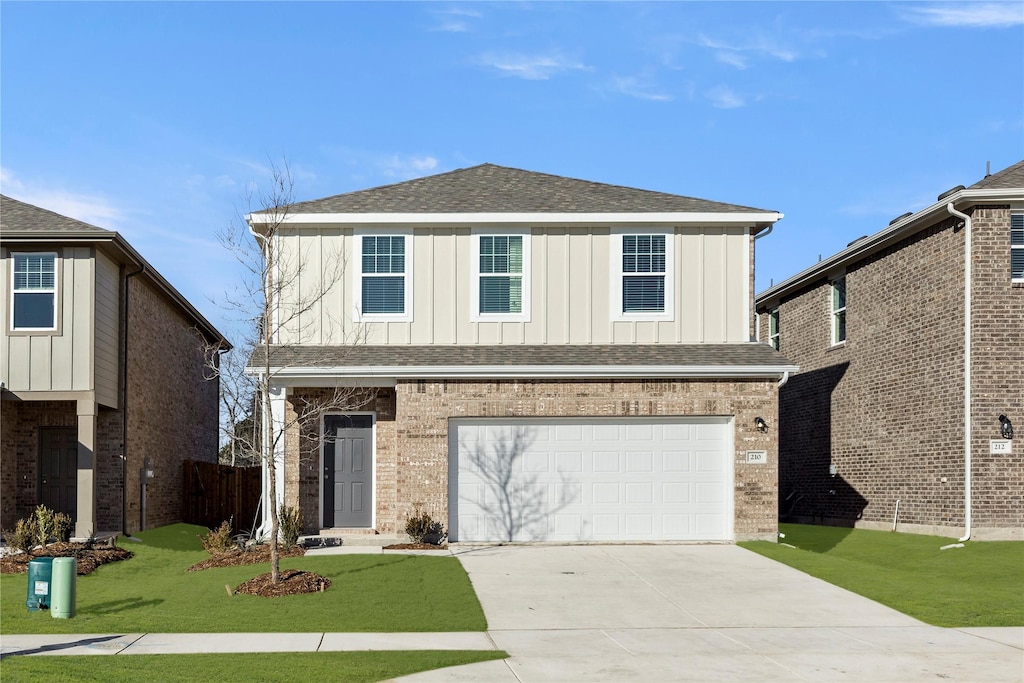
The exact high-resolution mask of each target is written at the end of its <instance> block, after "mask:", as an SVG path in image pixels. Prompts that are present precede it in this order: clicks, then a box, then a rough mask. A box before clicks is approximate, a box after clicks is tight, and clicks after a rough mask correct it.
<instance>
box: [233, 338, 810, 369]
mask: <svg viewBox="0 0 1024 683" xmlns="http://www.w3.org/2000/svg"><path fill="white" fill-rule="evenodd" d="M263 357H264V356H263V349H262V348H257V349H256V351H255V353H254V354H253V357H252V359H251V360H250V366H251V367H259V366H260V365H262V363H263ZM271 364H272V365H273V366H274V367H280V368H345V367H351V368H373V367H379V368H403V367H418V368H419V367H422V368H429V367H448V368H451V367H462V368H466V369H467V370H471V369H472V368H474V367H497V366H511V367H514V366H531V367H542V366H559V367H579V368H581V369H585V368H586V367H595V366H604V367H608V366H619V367H674V366H675V367H699V366H705V367H722V366H729V367H736V368H740V367H754V366H756V367H773V368H777V367H781V366H788V365H791V363H790V362H789V361H788V360H786V358H785V357H784V356H783V355H782V354H780V353H779V352H778V351H776V350H775V349H773V348H772V347H770V346H768V345H767V344H762V343H755V342H749V343H742V344H602V345H589V346H574V345H551V346H525V345H523V346H519V345H516V346H512V345H509V346H472V345H466V346H452V345H435V346H276V347H274V348H273V349H272V350H271Z"/></svg>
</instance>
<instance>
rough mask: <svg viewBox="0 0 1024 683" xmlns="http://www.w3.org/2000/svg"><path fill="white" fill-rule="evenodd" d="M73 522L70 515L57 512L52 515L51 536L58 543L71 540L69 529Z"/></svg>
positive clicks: (72, 526) (73, 524)
mask: <svg viewBox="0 0 1024 683" xmlns="http://www.w3.org/2000/svg"><path fill="white" fill-rule="evenodd" d="M74 526H75V523H74V522H72V521H71V517H70V515H66V514H64V513H63V512H58V513H57V514H55V515H54V516H53V536H54V538H56V539H57V541H58V542H59V543H67V542H68V541H70V540H71V530H72V529H73V528H74Z"/></svg>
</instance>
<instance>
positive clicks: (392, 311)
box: [356, 234, 412, 320]
mask: <svg viewBox="0 0 1024 683" xmlns="http://www.w3.org/2000/svg"><path fill="white" fill-rule="evenodd" d="M411 242H412V239H411V235H392V234H387V235H380V234H372V235H370V234H357V235H356V250H357V253H356V257H357V258H356V261H357V262H358V263H359V275H358V277H359V283H358V286H357V287H356V292H357V294H356V298H357V300H356V319H357V320H359V319H364V318H365V319H381V318H386V319H389V320H394V319H399V320H407V319H409V317H410V315H411V308H412V302H411V297H412V292H411V282H410V280H411V277H410V276H411V273H410V268H411V258H410V256H411V254H410V253H409V252H410V251H411V249H410V243H411Z"/></svg>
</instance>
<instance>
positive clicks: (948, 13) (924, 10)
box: [904, 2, 1024, 28]
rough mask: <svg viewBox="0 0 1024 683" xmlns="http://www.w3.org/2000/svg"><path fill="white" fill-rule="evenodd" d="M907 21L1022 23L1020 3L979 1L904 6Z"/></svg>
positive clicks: (974, 24)
mask: <svg viewBox="0 0 1024 683" xmlns="http://www.w3.org/2000/svg"><path fill="white" fill-rule="evenodd" d="M904 16H905V18H906V19H907V20H908V21H911V22H913V23H915V24H923V25H925V26H960V27H968V28H1008V27H1011V26H1021V25H1024V4H1021V3H1020V2H979V3H956V4H943V5H932V6H929V7H908V8H906V9H905V11H904Z"/></svg>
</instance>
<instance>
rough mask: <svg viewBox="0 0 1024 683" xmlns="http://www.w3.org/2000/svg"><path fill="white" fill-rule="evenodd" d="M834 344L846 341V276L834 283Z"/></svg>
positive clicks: (832, 287)
mask: <svg viewBox="0 0 1024 683" xmlns="http://www.w3.org/2000/svg"><path fill="white" fill-rule="evenodd" d="M831 289H832V344H833V346H834V345H836V344H842V343H843V342H845V341H846V276H845V275H844V276H843V277H840V278H836V279H835V280H833V281H832V286H831Z"/></svg>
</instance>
